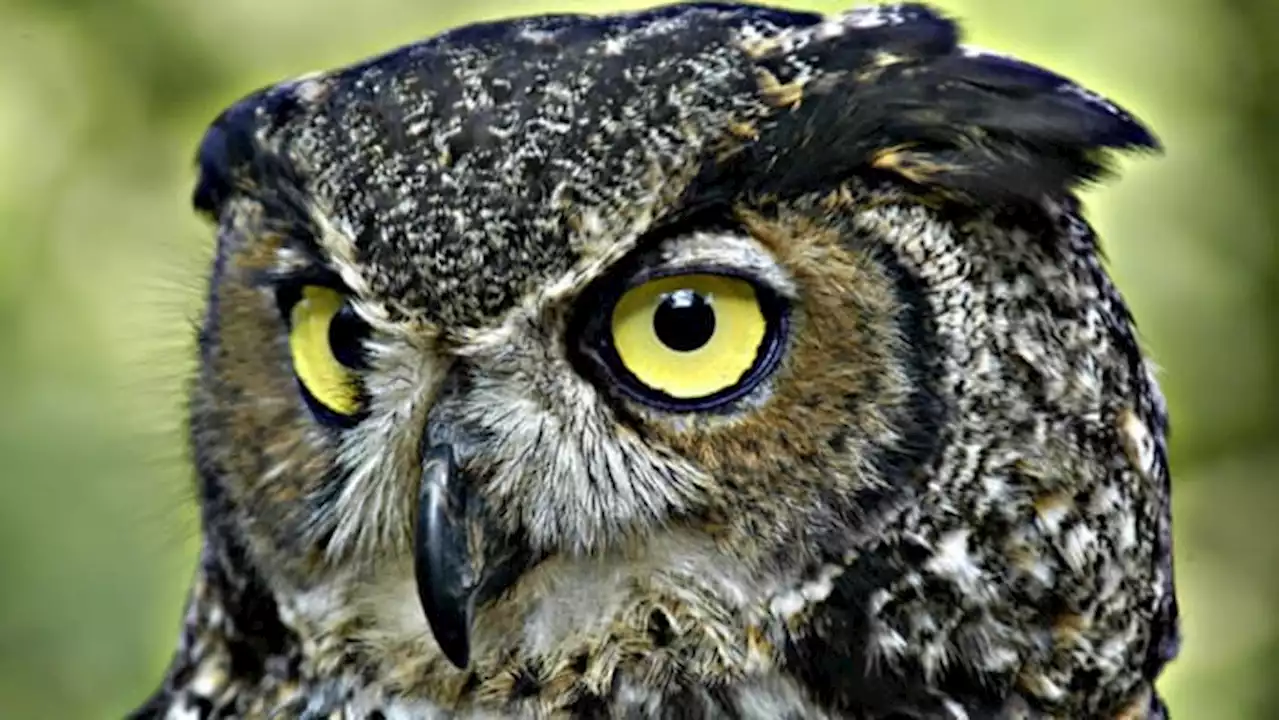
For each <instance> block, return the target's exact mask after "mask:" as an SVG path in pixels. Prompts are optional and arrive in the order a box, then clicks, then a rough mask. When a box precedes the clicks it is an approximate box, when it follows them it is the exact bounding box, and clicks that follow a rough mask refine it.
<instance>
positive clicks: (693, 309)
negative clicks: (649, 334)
mask: <svg viewBox="0 0 1280 720" xmlns="http://www.w3.org/2000/svg"><path fill="white" fill-rule="evenodd" d="M653 332H654V333H656V334H657V336H658V339H659V340H661V341H662V344H663V345H666V346H667V347H669V348H671V349H672V350H675V351H676V352H693V351H694V350H697V349H698V348H700V347H702V346H703V345H706V344H707V343H708V342H710V340H711V336H712V335H714V334H715V332H716V311H715V310H714V309H713V308H712V307H711V303H710V302H709V301H708V300H707V298H706V297H704V296H702V295H699V294H698V293H696V292H694V291H693V290H690V289H688V288H685V289H682V290H676V291H675V292H673V293H670V294H669V295H667V296H666V297H664V298H662V302H661V303H660V304H659V305H658V309H657V311H655V312H654V313H653Z"/></svg>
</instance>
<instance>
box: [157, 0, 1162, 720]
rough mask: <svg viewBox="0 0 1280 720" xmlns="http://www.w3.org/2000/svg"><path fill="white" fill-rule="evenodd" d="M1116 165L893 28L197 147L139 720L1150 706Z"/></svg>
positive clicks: (1123, 130) (647, 52)
mask: <svg viewBox="0 0 1280 720" xmlns="http://www.w3.org/2000/svg"><path fill="white" fill-rule="evenodd" d="M1157 148H1158V145H1157V141H1156V140H1155V138H1154V137H1153V135H1152V134H1151V133H1150V132H1148V131H1147V130H1146V129H1145V128H1144V127H1143V126H1142V125H1141V124H1140V123H1139V122H1138V121H1137V120H1135V119H1134V118H1133V117H1131V116H1130V115H1129V114H1128V113H1126V112H1125V111H1124V110H1122V109H1121V108H1119V107H1117V106H1116V105H1114V104H1112V103H1111V102H1109V101H1108V100H1106V99H1104V98H1102V97H1100V96H1098V95H1097V94H1094V93H1092V92H1090V91H1088V90H1086V89H1084V88H1082V87H1081V86H1079V85H1077V84H1075V83H1074V82H1072V81H1070V80H1068V79H1066V78H1063V77H1061V76H1059V75H1056V74H1054V73H1052V72H1050V71H1048V70H1045V69H1042V68H1039V67H1036V66H1034V65H1030V64H1027V63H1024V62H1021V61H1019V60H1017V59H1014V58H1011V57H1008V56H1005V55H1000V54H996V53H993V52H988V51H984V50H980V49H976V48H973V47H969V46H966V45H963V44H960V40H959V36H958V28H957V24H956V23H955V22H954V21H953V20H951V19H949V18H947V17H945V16H944V15H942V14H941V13H939V12H937V11H935V10H934V9H931V8H929V7H927V6H923V5H914V4H904V5H882V6H876V7H866V8H861V9H853V10H851V11H848V12H846V13H843V14H839V15H834V16H822V15H817V14H809V13H804V12H791V11H783V10H779V9H772V8H767V7H759V6H751V5H738V4H690V5H678V6H671V7H665V8H661V9H655V10H650V11H645V12H637V13H632V14H622V15H612V16H585V15H557V16H543V17H531V18H525V19H518V20H511V21H506V22H494V23H488V24H479V25H472V26H468V27H463V28H460V29H456V30H453V31H451V32H446V33H444V34H442V35H439V36H437V37H435V38H432V39H429V40H426V41H424V42H421V43H418V44H413V45H409V46H407V47H403V48H401V49H398V50H394V51H392V52H389V53H388V54H385V55H382V56H380V57H376V58H373V59H370V60H367V61H364V62H361V63H358V64H354V65H351V66H348V67H345V68H342V69H338V70H334V71H331V72H323V73H316V74H311V75H308V76H304V77H300V78H298V79H295V80H293V81H289V82H284V83H281V84H278V85H275V86H272V87H269V88H265V89H262V90H260V91H258V92H256V93H254V94H251V95H249V96H248V97H247V98H245V99H244V100H242V101H240V102H238V103H237V104H235V105H233V106H232V107H230V108H229V109H227V110H226V111H225V112H223V113H222V114H221V115H220V116H219V117H218V118H217V119H216V120H215V121H214V122H213V123H212V124H211V126H210V127H209V128H208V130H207V131H206V133H205V135H204V138H203V140H202V142H201V144H200V147H199V152H198V161H197V164H198V175H199V177H198V181H197V184H196V187H195V191H194V199H193V204H194V206H195V209H196V210H197V211H198V212H199V213H200V214H202V215H203V216H204V217H206V218H208V219H209V220H210V221H211V223H212V224H213V225H214V226H215V228H216V243H217V250H216V253H215V255H214V260H213V263H212V269H211V272H210V275H209V280H208V296H207V310H206V312H205V314H204V319H203V323H202V324H201V326H200V328H199V331H198V332H199V335H198V343H197V344H198V353H199V361H200V362H199V368H198V371H197V373H196V375H195V377H194V379H193V381H192V383H191V386H190V398H189V412H190V447H191V453H192V457H193V461H194V468H195V475H196V477H197V480H198V482H197V487H198V497H199V501H200V505H201V510H202V526H201V527H202V550H201V553H200V557H199V561H198V569H197V571H196V575H195V579H194V582H193V585H192V588H191V591H190V597H189V601H188V605H187V608H186V613H185V617H184V620H183V627H182V632H181V638H180V640H179V641H178V647H177V650H176V653H175V655H174V657H173V660H172V663H171V665H170V667H169V669H168V671H167V673H166V675H165V677H164V679H163V682H162V684H161V686H160V688H159V689H158V690H157V691H156V692H155V693H154V694H153V695H152V696H151V698H150V699H149V700H147V701H146V702H145V703H144V704H143V705H142V707H141V708H140V709H138V710H137V711H136V713H135V715H134V717H138V718H212V717H253V718H259V717H260V718H268V717H270V718H278V717H291V718H293V717H296V718H333V717H342V718H370V719H371V718H383V719H390V718H482V717H484V718H490V717H517V718H523V717H529V718H560V717H573V718H577V717H581V718H647V717H661V718H718V717H726V718H760V719H765V718H848V719H864V720H889V719H890V718H900V719H904V718H949V719H951V720H962V719H966V718H967V719H970V720H975V719H978V718H1009V719H1012V718H1063V719H1076V718H1108V719H1116V720H1119V719H1122V718H1123V719H1129V720H1136V719H1138V718H1160V717H1165V716H1166V712H1165V709H1164V705H1163V703H1162V702H1161V700H1160V698H1159V696H1158V694H1157V693H1156V691H1155V688H1154V683H1155V681H1156V680H1157V678H1158V676H1159V674H1160V673H1161V670H1162V668H1163V667H1164V666H1165V664H1166V663H1167V662H1168V661H1170V660H1171V659H1172V658H1173V657H1174V655H1175V654H1176V651H1177V646H1178V630H1177V604H1176V600H1175V594H1174V584H1173V575H1172V567H1171V545H1170V543H1171V540H1170V538H1171V532H1170V512H1169V472H1168V464H1167V454H1166V437H1167V426H1168V423H1167V413H1166V408H1165V404H1164V401H1163V400H1162V397H1161V394H1160V391H1159V389H1158V387H1157V384H1156V381H1155V378H1154V371H1153V367H1152V365H1151V364H1150V363H1149V362H1148V361H1147V359H1146V358H1145V356H1144V354H1143V352H1142V350H1141V349H1140V345H1139V340H1138V336H1137V333H1136V330H1135V326H1134V321H1133V319H1132V317H1131V315H1130V312H1129V311H1128V309H1127V308H1126V305H1125V303H1124V301H1123V299H1122V297H1121V295H1120V294H1119V293H1118V291H1117V289H1116V287H1115V285H1114V284H1113V283H1112V281H1111V279H1110V278H1109V276H1108V274H1107V272H1106V270H1105V268H1104V265H1103V257H1102V254H1101V252H1100V249H1099V243H1098V239H1097V237H1096V236H1095V234H1094V232H1093V231H1092V229H1091V228H1090V226H1089V225H1088V223H1087V222H1086V221H1085V219H1084V218H1083V216H1082V209H1081V205H1080V202H1079V200H1078V197H1077V191H1078V190H1079V189H1080V188H1081V187H1082V186H1083V185H1084V184H1085V183H1089V182H1092V181H1096V180H1099V179H1102V178H1103V177H1104V176H1105V174H1106V170H1107V169H1108V167H1109V161H1110V158H1111V156H1112V155H1113V154H1114V153H1118V152H1123V151H1129V150H1132V151H1142V150H1152V151H1153V150H1155V149H1157Z"/></svg>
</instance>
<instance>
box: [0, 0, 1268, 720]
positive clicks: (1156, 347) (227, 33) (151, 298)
mask: <svg viewBox="0 0 1280 720" xmlns="http://www.w3.org/2000/svg"><path fill="white" fill-rule="evenodd" d="M643 4H645V3H640V2H567V1H559V2H545V1H543V2H523V1H520V2H517V1H516V0H500V1H494V0H471V1H470V2H465V3H458V2H439V1H433V0H271V1H270V2H261V1H258V0H222V1H221V2H208V1H207V0H96V1H95V0H0V403H3V410H2V411H0V717H3V718H54V719H61V718H113V717H120V716H121V715H123V714H124V713H125V712H126V711H127V710H128V709H130V707H131V706H132V705H133V704H134V703H136V702H138V701H140V700H141V699H142V698H143V696H144V695H145V694H146V693H147V692H148V691H150V690H151V688H152V687H153V686H154V683H155V682H156V681H157V680H158V679H159V677H160V674H161V671H162V669H163V667H164V665H165V663H166V661H167V659H168V656H169V652H170V648H171V646H172V644H173V642H174V640H175V638H176V633H177V628H178V625H179V615H180V611H181V607H182V601H183V595H184V592H185V589H186V585H187V582H188V580H189V577H190V573H191V569H192V567H193V563H194V559H195V553H196V549H197V536H196V519H195V518H196V516H195V507H194V503H193V500H192V495H191V492H190V474H189V471H188V469H187V467H186V465H185V462H184V452H185V447H184V437H183V429H182V400H181V397H182V391H183V383H184V378H185V376H186V374H187V373H188V372H189V371H190V370H191V367H192V362H191V357H192V348H191V336H192V328H193V323H194V322H195V320H196V318H197V316H198V313H199V302H200V292H201V274H202V273H203V272H204V270H205V268H206V264H207V262H208V258H209V254H210V247H211V244H210V232H209V231H208V229H207V228H206V227H204V226H203V225H202V224H201V222H199V221H198V220H197V219H196V218H195V217H194V216H193V215H192V214H191V213H190V212H189V209H188V208H189V194H190V191H191V188H192V182H193V168H192V162H191V160H192V156H193V151H194V148H195V146H196V143H197V142H198V140H199V137H200V134H201V132H202V130H203V128H204V126H205V124H206V123H207V122H208V121H209V120H210V119H212V118H213V117H214V115H216V114H217V112H218V111H219V110H220V109H221V108H223V107H224V106H225V105H227V104H228V103H230V102H232V101H233V100H235V99H237V98H238V97H239V96H240V95H242V94H244V93H246V92H248V91H250V90H252V89H254V88H256V87H258V86H260V85H263V84H267V83H270V82H274V81H276V80H279V79H282V78H285V77H289V76H294V75H298V74H300V73H303V72H306V71H309V70H312V69H319V68H327V67H331V66H334V65H339V64H344V63H347V62H350V61H354V60H356V59H360V58H362V57H364V56H367V55H371V54H374V53H377V52H380V51H382V50H385V49H388V48H389V47H391V46H393V45H398V44H401V43H406V42H410V41H413V40H415V39H418V38H421V37H423V36H427V35H430V34H433V33H435V32H437V31H439V30H441V29H444V28H446V27H449V26H452V25H456V24H460V23H464V22H468V21H473V20H480V19H491V18H495V17H499V16H504V15H511V14H525V13H529V12H536V11H538V12H540V11H552V10H556V11H568V10H574V11H593V12H594V11H604V10H612V9H620V8H628V7H629V8H636V7H640V6H641V5H643ZM777 4H786V5H790V6H793V7H807V8H812V9H819V10H824V11H835V10H839V9H842V8H843V7H844V6H846V5H848V4H849V3H848V2H831V1H829V0H827V1H820V0H809V1H807V2H803V1H802V2H791V3H784V2H779V3H777ZM940 4H941V5H942V6H943V7H944V8H945V9H946V10H948V11H949V12H951V13H953V14H955V15H958V16H960V17H962V18H964V19H965V20H967V22H968V28H969V38H970V41H971V42H974V43H976V44H980V45H984V46H987V47H992V48H996V49H1000V50H1004V51H1010V52H1014V53H1017V54H1019V55H1022V56H1024V57H1026V58H1029V59H1032V60H1035V61H1037V62H1040V63H1042V64H1046V65H1049V66H1051V67H1053V68H1055V69H1057V70H1059V71H1061V72H1064V73H1065V74H1067V75H1070V76H1073V77H1075V78H1077V79H1079V80H1081V81H1083V82H1084V83H1085V84H1087V85H1089V86H1090V87H1092V88H1094V89H1096V90H1099V91H1102V92H1103V93H1105V94H1108V95H1110V96H1112V97H1114V98H1116V99H1118V100H1119V101H1120V102H1121V103H1122V104H1124V105H1126V106H1127V107H1129V108H1130V109H1131V110H1132V111H1134V112H1135V113H1136V114H1137V115H1139V116H1140V117H1142V118H1143V119H1145V120H1146V121H1147V122H1148V123H1149V124H1150V125H1151V126H1152V127H1153V128H1154V129H1155V130H1156V132H1157V133H1158V134H1159V136H1160V137H1161V138H1162V140H1163V141H1164V143H1165V145H1166V146H1167V152H1166V154H1165V155H1164V156H1163V157H1160V158H1140V159H1133V160H1130V161H1126V162H1125V163H1124V164H1123V166H1122V169H1123V174H1122V175H1121V177H1120V178H1119V179H1118V180H1117V181H1115V182H1112V183H1110V184H1108V185H1107V186H1105V187H1103V188H1100V189H1097V190H1094V191H1091V192H1090V193H1089V201H1090V203H1091V210H1090V215H1091V218H1092V220H1093V221H1094V222H1095V224H1096V225H1097V226H1098V228H1099V229H1100V231H1101V233H1102V235H1103V238H1104V241H1105V245H1106V248H1107V251H1108V252H1109V255H1110V258H1111V268H1112V270H1113V272H1114V274H1115V275H1116V277H1117V279H1118V282H1119V284H1120V285H1121V287H1122V289H1123V290H1124V291H1125V292H1126V293H1127V296H1128V297H1129V299H1130V301H1131V303H1132V306H1133V309H1134V312H1135V313H1136V315H1137V317H1138V319H1139V322H1140V326H1141V328H1142V330H1143V331H1144V335H1145V341H1146V343H1147V345H1148V347H1149V349H1150V351H1151V352H1152V353H1153V354H1154V356H1155V358H1156V359H1157V361H1158V362H1159V363H1160V365H1161V366H1162V368H1163V374H1162V376H1161V377H1162V381H1163V384H1164V387H1165V389H1166V391H1167V394H1168V396H1169V399H1170V403H1171V407H1172V413H1173V427H1174V438H1173V443H1172V463H1173V470H1174V477H1175V484H1176V490H1175V514H1176V516H1177V519H1176V529H1177V573H1178V580H1179V583H1180V591H1181V599H1182V606H1183V613H1184V618H1185V635H1186V642H1185V646H1184V651H1183V654H1182V658H1181V659H1180V660H1179V661H1178V662H1177V663H1176V664H1175V665H1174V666H1173V667H1172V668H1171V670H1169V672H1168V673H1167V676H1166V677H1165V679H1164V681H1163V690H1164V692H1165V693H1166V695H1167V697H1168V699H1169V701H1170V704H1171V705H1172V709H1173V711H1174V715H1175V717H1178V718H1214V719H1217V718H1223V719H1228V718H1264V717H1265V718H1273V717H1276V715H1277V704H1276V677H1277V667H1276V655H1277V640H1276V638H1277V625H1276V622H1277V615H1276V614H1273V613H1276V612H1277V605H1276V587H1277V578H1276V575H1275V574H1274V571H1275V570H1276V568H1277V557H1276V555H1277V441H1276V438H1277V428H1276V405H1275V404H1273V402H1272V400H1273V399H1275V398H1277V387H1276V377H1277V365H1276V343H1277V337H1276V327H1277V318H1276V306H1277V304H1276V298H1277V286H1276V268H1277V256H1276V248H1277V227H1276V199H1277V184H1276V178H1277V172H1276V157H1277V148H1276V136H1277V120H1276V94H1275V92H1276V87H1277V75H1276V56H1277V55H1276V26H1277V18H1276V4H1275V3H1274V2H1272V1H1271V0H1258V1H1256V2H1250V1H1249V0H1236V1H1234V2H1229V1H1225V0H1223V1H1218V2H1211V1H1210V0H1199V1H1197V0H1126V1H1125V2H1114V1H1113V0H1074V1H1073V2H1062V1H1061V0H1035V1H1032V0H1018V1H1017V2H1011V1H1009V0H963V1H961V0H955V1H951V2H941V3H940Z"/></svg>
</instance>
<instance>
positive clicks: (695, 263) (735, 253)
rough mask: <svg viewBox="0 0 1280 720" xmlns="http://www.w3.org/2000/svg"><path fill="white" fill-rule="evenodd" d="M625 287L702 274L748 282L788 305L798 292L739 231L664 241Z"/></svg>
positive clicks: (775, 263)
mask: <svg viewBox="0 0 1280 720" xmlns="http://www.w3.org/2000/svg"><path fill="white" fill-rule="evenodd" d="M644 266H647V267H644V269H642V270H641V271H639V272H637V273H636V274H635V275H634V276H633V278H629V279H628V283H627V284H628V286H629V287H634V286H635V285H636V284H639V283H642V282H647V281H648V280H651V279H653V278H655V277H661V276H664V275H683V274H689V273H699V272H706V273H712V274H716V275H731V276H735V277H740V278H742V279H744V280H749V281H751V282H753V283H755V284H756V285H760V286H763V287H764V288H766V289H768V290H770V291H772V292H773V294H774V295H776V296H778V297H780V298H783V299H785V300H788V301H792V300H796V299H797V298H798V297H799V291H798V289H797V288H796V285H795V281H794V280H793V279H792V277H791V274H790V273H789V272H787V269H786V268H785V267H783V266H782V265H781V264H779V263H778V261H777V259H775V258H774V257H773V254H772V253H770V252H769V250H768V249H767V248H765V247H764V245H762V244H760V242H759V241H757V240H756V239H755V238H753V237H751V236H750V235H747V234H746V233H745V232H743V231H741V230H732V231H716V232H694V233H690V234H687V235H681V236H679V237H676V238H672V239H670V240H667V241H664V242H663V243H662V244H661V245H660V246H659V247H658V248H657V251H656V253H655V254H654V256H652V260H651V261H650V262H648V263H644Z"/></svg>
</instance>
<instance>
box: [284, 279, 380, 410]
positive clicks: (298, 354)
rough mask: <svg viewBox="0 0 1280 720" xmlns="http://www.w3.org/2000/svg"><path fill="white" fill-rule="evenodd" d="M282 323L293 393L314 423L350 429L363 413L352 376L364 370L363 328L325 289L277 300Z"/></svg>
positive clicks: (318, 287)
mask: <svg viewBox="0 0 1280 720" xmlns="http://www.w3.org/2000/svg"><path fill="white" fill-rule="evenodd" d="M281 310H282V312H283V313H284V314H285V317H286V318H287V320H288V328H289V357H290V359H291V360H292V362H293V370H294V375H295V376H296V377H297V379H298V386H299V389H300V391H301V393H302V395H303V397H304V399H305V400H306V401H307V404H308V405H309V406H310V407H311V409H312V411H313V412H314V414H315V415H316V417H317V418H318V419H320V420H321V421H323V422H327V423H329V424H336V425H344V426H345V425H350V424H353V423H354V422H356V421H357V420H358V419H359V418H360V416H361V413H362V411H363V409H364V405H365V399H364V396H363V391H362V389H361V386H360V382H359V376H358V371H359V370H361V369H364V368H365V367H366V362H365V358H364V340H365V338H366V337H367V335H368V326H367V325H365V324H364V322H363V321H361V320H360V318H359V316H358V315H356V313H355V311H354V310H353V309H352V307H351V305H350V303H349V302H347V299H346V297H345V296H344V295H343V294H342V293H341V292H339V291H338V290H336V289H334V288H332V287H329V286H326V285H303V286H301V287H300V288H297V289H296V290H293V291H291V292H288V293H286V294H282V295H281Z"/></svg>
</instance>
